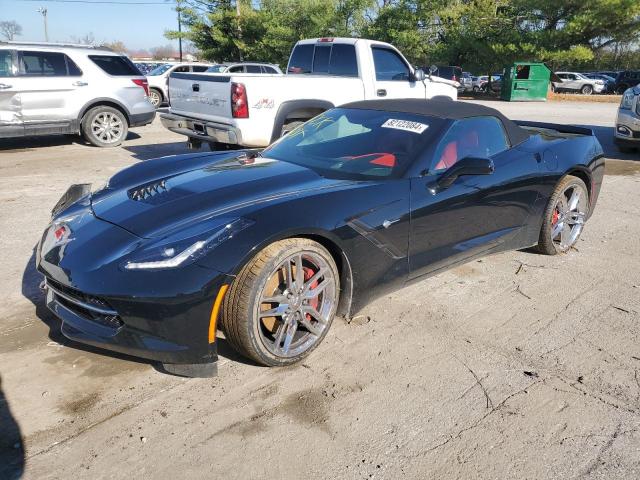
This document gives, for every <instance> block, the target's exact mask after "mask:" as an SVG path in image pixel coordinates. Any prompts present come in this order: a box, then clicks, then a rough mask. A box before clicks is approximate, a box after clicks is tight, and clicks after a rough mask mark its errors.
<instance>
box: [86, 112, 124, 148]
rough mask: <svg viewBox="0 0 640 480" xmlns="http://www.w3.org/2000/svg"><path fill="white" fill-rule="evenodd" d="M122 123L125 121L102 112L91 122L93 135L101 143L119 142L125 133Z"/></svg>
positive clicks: (109, 113)
mask: <svg viewBox="0 0 640 480" xmlns="http://www.w3.org/2000/svg"><path fill="white" fill-rule="evenodd" d="M122 122H123V120H122V119H121V118H120V117H119V116H117V115H115V114H113V113H111V112H100V113H98V114H97V115H96V116H95V117H94V118H93V121H92V122H91V133H92V135H93V136H94V137H96V138H97V139H98V140H100V141H101V142H104V143H115V142H118V141H120V139H121V137H122V132H123V131H124V129H123V128H122Z"/></svg>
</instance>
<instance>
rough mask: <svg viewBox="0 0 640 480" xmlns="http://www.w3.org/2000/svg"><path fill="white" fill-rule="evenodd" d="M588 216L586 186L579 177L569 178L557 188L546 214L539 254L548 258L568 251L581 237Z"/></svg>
mask: <svg viewBox="0 0 640 480" xmlns="http://www.w3.org/2000/svg"><path fill="white" fill-rule="evenodd" d="M574 194H575V195H576V196H575V197H574V196H573V195H574ZM588 216H589V192H588V190H587V186H586V185H585V184H584V182H583V181H582V180H581V179H579V178H578V177H574V176H573V175H567V176H566V177H564V178H563V179H562V180H560V183H558V185H557V186H556V188H555V190H554V191H553V194H552V195H551V198H550V199H549V203H548V205H547V208H546V209H545V211H544V217H543V221H542V228H541V229H540V237H539V239H538V245H537V247H536V248H537V250H538V252H540V253H542V254H545V255H556V254H558V253H566V252H568V251H569V250H570V249H571V247H573V246H574V245H575V244H576V242H577V241H578V238H580V234H581V233H582V229H583V227H584V222H585V221H586V218H587V217H588Z"/></svg>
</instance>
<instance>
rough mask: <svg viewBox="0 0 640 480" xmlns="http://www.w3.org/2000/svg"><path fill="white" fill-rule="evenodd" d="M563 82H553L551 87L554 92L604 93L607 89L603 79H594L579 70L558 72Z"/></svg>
mask: <svg viewBox="0 0 640 480" xmlns="http://www.w3.org/2000/svg"><path fill="white" fill-rule="evenodd" d="M556 75H557V76H558V77H559V78H560V80H561V82H552V83H551V86H552V87H551V88H552V89H553V91H554V92H558V93H560V92H576V93H578V92H579V93H582V94H583V95H591V94H593V93H602V92H603V90H604V89H605V84H604V81H603V80H593V79H591V78H588V77H586V76H585V75H583V74H582V73H577V72H556Z"/></svg>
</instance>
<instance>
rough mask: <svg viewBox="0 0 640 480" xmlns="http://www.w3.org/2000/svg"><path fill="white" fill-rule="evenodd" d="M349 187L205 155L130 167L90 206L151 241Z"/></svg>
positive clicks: (301, 172)
mask: <svg viewBox="0 0 640 480" xmlns="http://www.w3.org/2000/svg"><path fill="white" fill-rule="evenodd" d="M188 160H194V161H191V162H190V161H188ZM154 167H157V168H154ZM194 167H195V168H194ZM349 183H352V182H348V181H345V180H335V179H328V178H324V177H321V176H320V175H318V174H317V173H315V172H314V171H312V170H310V169H308V168H305V167H301V166H298V165H295V164H292V163H287V162H282V161H278V160H272V159H265V158H261V157H257V158H251V157H250V156H247V155H246V154H244V153H243V154H240V155H238V154H237V153H234V154H227V155H216V154H212V155H211V154H210V155H208V156H204V157H202V156H200V157H197V158H195V159H194V158H188V159H182V158H180V157H175V158H165V159H160V160H159V162H158V163H157V164H154V161H150V162H145V164H143V165H142V166H140V165H136V166H135V167H132V169H131V171H127V170H125V171H123V172H122V174H119V175H117V176H115V177H114V178H113V179H112V180H111V181H110V182H109V186H108V187H107V188H106V189H104V190H102V191H100V192H98V193H96V194H94V195H93V197H92V202H91V204H92V208H93V212H94V215H95V216H96V217H98V218H99V219H102V220H105V221H107V222H110V223H112V224H115V225H118V226H120V227H122V228H124V229H126V230H128V231H129V232H131V233H133V234H135V235H137V236H139V237H143V238H156V237H160V236H164V235H167V234H168V233H170V232H172V231H175V230H176V229H179V228H181V227H184V226H186V225H190V224H192V222H198V221H204V220H212V219H215V218H216V217H219V218H221V219H228V218H230V217H234V216H244V215H246V216H248V217H249V218H250V216H251V213H253V212H254V211H255V209H256V208H259V207H260V205H262V204H265V203H268V202H280V201H282V200H283V199H287V198H291V197H295V196H301V195H306V194H308V193H310V192H313V191H316V190H325V189H330V188H337V187H339V186H341V185H344V184H349Z"/></svg>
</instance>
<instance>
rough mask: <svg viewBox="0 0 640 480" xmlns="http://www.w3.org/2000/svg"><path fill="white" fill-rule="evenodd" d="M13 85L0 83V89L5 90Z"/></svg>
mask: <svg viewBox="0 0 640 480" xmlns="http://www.w3.org/2000/svg"><path fill="white" fill-rule="evenodd" d="M11 87H13V85H7V84H6V83H0V90H6V89H7V88H11Z"/></svg>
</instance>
